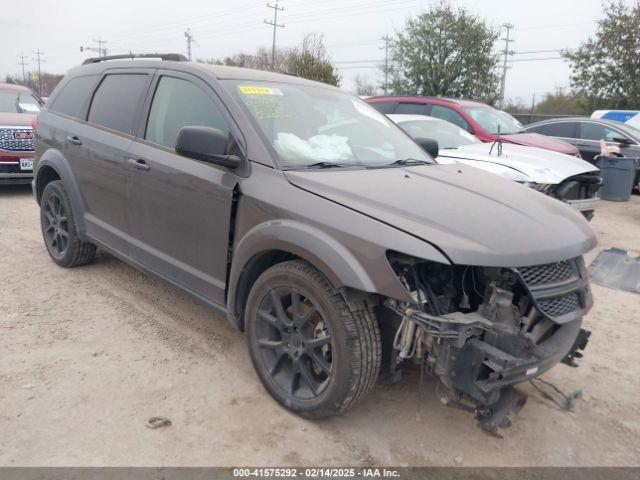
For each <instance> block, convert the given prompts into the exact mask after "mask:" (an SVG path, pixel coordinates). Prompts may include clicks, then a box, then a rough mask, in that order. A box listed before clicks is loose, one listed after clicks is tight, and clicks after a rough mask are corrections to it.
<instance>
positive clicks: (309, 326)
mask: <svg viewBox="0 0 640 480" xmlns="http://www.w3.org/2000/svg"><path fill="white" fill-rule="evenodd" d="M287 292H289V293H288V295H289V300H290V302H289V303H287V300H286V298H287ZM294 295H295V298H296V299H297V300H294ZM274 298H275V299H277V298H279V299H280V305H281V306H282V307H283V308H282V311H281V312H280V313H283V312H284V313H285V314H286V315H287V317H286V319H288V321H290V322H291V325H293V327H292V328H290V329H289V332H290V335H289V334H288V333H286V332H285V331H284V330H287V329H286V328H282V324H280V326H276V323H279V322H277V319H276V318H275V317H277V314H278V310H277V308H276V306H275V305H276V304H277V303H278V301H277V300H274ZM349 300H350V301H349V303H350V304H351V305H352V306H351V309H349V307H348V306H347V303H346V301H345V298H344V297H343V295H342V294H341V293H340V292H338V291H337V290H336V289H335V288H334V287H333V286H332V285H331V284H330V283H329V281H328V280H327V279H326V278H325V277H324V275H322V274H321V273H320V272H319V271H318V270H316V269H315V268H314V267H312V266H311V265H310V264H308V263H307V262H305V261H301V260H292V261H288V262H284V263H279V264H277V265H274V266H273V267H271V268H269V269H268V270H266V271H265V272H264V273H263V274H262V275H260V277H259V278H258V279H257V280H256V282H255V283H254V285H253V287H252V288H251V292H250V293H249V298H248V300H247V305H246V309H245V317H244V318H245V326H246V331H247V343H248V347H249V353H250V355H251V361H252V362H253V366H254V367H255V369H256V372H257V373H258V376H259V377H260V380H261V381H262V384H263V385H264V387H265V388H266V389H267V391H268V392H269V393H270V394H271V396H272V397H273V398H274V399H275V400H276V401H277V402H278V403H280V404H281V405H283V406H284V407H285V408H287V409H289V410H291V411H293V412H295V413H297V414H299V415H301V416H304V417H307V418H322V417H327V416H331V415H336V414H339V413H342V412H344V411H345V410H347V409H348V408H350V407H352V406H353V405H355V404H356V403H357V402H358V401H360V400H361V399H362V398H364V396H365V395H366V394H367V393H368V392H369V390H371V388H372V387H373V385H374V384H375V382H376V379H377V377H378V373H379V371H380V361H381V355H382V353H381V340H380V330H379V328H378V322H377V320H376V318H375V316H374V314H373V310H372V308H370V307H369V306H367V305H366V303H365V302H364V301H361V300H357V301H355V300H356V299H355V298H354V299H353V300H354V301H351V299H349ZM294 305H297V307H295V308H294ZM296 309H297V310H298V312H297V314H293V312H294V311H295V310H296ZM301 310H302V313H303V314H300V311H301ZM259 312H260V314H259ZM305 318H306V319H305ZM274 320H276V321H275V322H274ZM295 325H298V327H297V328H296V326H295ZM298 328H299V329H298ZM294 330H295V332H298V333H295V332H294ZM311 334H313V335H312V336H311ZM296 335H298V337H300V338H299V339H298V338H297V337H296ZM327 338H329V340H327ZM278 343H279V344H280V345H279V346H278ZM319 343H323V346H321V347H318V346H316V345H318V344H319ZM260 345H262V346H260ZM267 345H268V346H267ZM294 365H297V367H296V366H294ZM327 366H328V367H329V368H328V369H327ZM296 370H297V371H298V374H297V381H296V373H295V372H296ZM287 373H289V374H290V376H291V379H290V380H287V377H286V374H287ZM287 381H289V384H287ZM305 385H306V387H305ZM312 385H315V389H314V388H313V386H312ZM285 386H286V387H287V388H286V389H285Z"/></svg>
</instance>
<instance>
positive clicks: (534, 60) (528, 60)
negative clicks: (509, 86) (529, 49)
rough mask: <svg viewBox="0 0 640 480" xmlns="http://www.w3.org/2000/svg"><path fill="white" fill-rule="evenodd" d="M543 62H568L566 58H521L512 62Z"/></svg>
mask: <svg viewBox="0 0 640 480" xmlns="http://www.w3.org/2000/svg"><path fill="white" fill-rule="evenodd" d="M542 60H566V59H565V58H564V57H542V58H519V59H517V60H511V63H514V62H539V61H542Z"/></svg>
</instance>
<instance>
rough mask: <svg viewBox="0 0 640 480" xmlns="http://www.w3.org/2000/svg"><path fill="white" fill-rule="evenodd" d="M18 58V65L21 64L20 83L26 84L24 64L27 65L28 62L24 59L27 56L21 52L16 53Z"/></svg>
mask: <svg viewBox="0 0 640 480" xmlns="http://www.w3.org/2000/svg"><path fill="white" fill-rule="evenodd" d="M18 58H19V59H20V61H19V62H18V65H22V83H23V84H24V85H26V84H27V77H26V75H25V73H24V66H25V65H29V64H28V63H26V62H25V61H24V59H25V58H27V56H26V55H24V54H22V53H21V54H20V55H18Z"/></svg>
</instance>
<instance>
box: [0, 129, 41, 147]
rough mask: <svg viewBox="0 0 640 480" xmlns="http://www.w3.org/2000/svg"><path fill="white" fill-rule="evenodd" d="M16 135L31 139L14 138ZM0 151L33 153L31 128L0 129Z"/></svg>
mask: <svg viewBox="0 0 640 480" xmlns="http://www.w3.org/2000/svg"><path fill="white" fill-rule="evenodd" d="M16 134H18V135H20V134H27V135H30V136H31V137H32V138H16ZM0 150H4V151H7V152H33V129H32V128H31V127H0Z"/></svg>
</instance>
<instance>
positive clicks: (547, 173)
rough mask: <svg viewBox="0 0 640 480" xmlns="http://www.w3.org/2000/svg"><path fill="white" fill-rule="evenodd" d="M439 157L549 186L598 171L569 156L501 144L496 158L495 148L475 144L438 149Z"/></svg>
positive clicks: (586, 163)
mask: <svg viewBox="0 0 640 480" xmlns="http://www.w3.org/2000/svg"><path fill="white" fill-rule="evenodd" d="M441 157H443V158H448V159H452V160H460V161H462V162H463V163H467V164H469V165H471V166H474V167H477V168H482V169H484V168H485V167H487V166H488V165H491V164H494V165H502V166H504V167H507V168H511V169H514V170H517V171H518V172H520V173H521V174H523V175H525V176H526V177H527V178H526V180H527V181H528V182H535V183H545V184H552V185H555V184H558V183H560V182H562V181H563V180H565V179H567V178H569V177H573V176H574V175H580V174H582V173H588V172H597V171H598V168H597V167H595V166H593V165H592V164H591V163H589V162H586V161H584V160H581V159H579V158H576V157H572V156H571V155H565V154H564V153H558V152H553V151H551V150H543V149H541V148H535V147H523V146H521V145H513V144H503V145H502V155H500V156H498V147H497V145H496V146H494V147H493V149H492V148H491V144H488V143H475V144H472V145H464V146H462V147H459V148H456V149H443V150H440V153H439V154H438V159H440V158H441Z"/></svg>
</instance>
